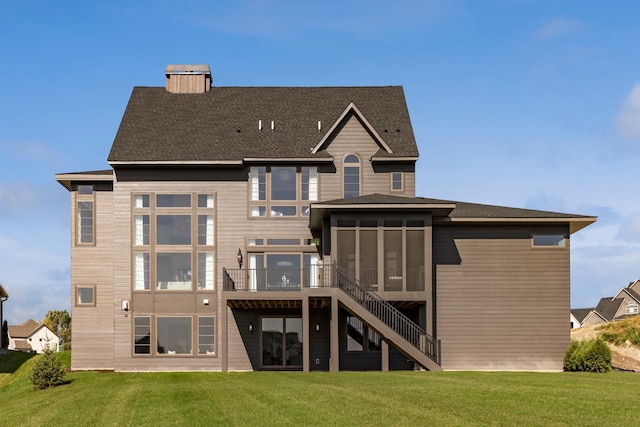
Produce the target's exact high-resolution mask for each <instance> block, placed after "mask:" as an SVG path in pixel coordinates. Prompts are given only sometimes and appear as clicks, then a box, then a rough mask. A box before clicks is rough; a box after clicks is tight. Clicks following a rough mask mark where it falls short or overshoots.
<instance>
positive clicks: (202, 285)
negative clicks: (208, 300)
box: [198, 252, 214, 290]
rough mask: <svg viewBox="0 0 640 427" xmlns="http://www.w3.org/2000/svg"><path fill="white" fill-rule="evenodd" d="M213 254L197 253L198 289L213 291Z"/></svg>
mask: <svg viewBox="0 0 640 427" xmlns="http://www.w3.org/2000/svg"><path fill="white" fill-rule="evenodd" d="M213 275H214V269H213V253H212V252H199V253H198V289H207V290H213V280H214V279H213Z"/></svg>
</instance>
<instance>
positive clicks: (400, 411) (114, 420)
mask: <svg viewBox="0 0 640 427" xmlns="http://www.w3.org/2000/svg"><path fill="white" fill-rule="evenodd" d="M4 357H7V356H0V366H2V364H1V363H2V358H4ZM63 357H64V358H65V359H66V360H67V361H68V354H67V355H64V356H63ZM32 363H33V359H31V360H28V361H25V362H24V364H23V365H22V366H21V367H19V368H18V369H14V371H13V372H12V373H1V372H0V412H1V413H2V420H3V423H4V422H7V423H8V424H7V425H45V424H46V425H65V426H66V425H74V426H75V425H114V426H115V425H119V426H122V425H135V426H144V425H184V426H198V425H202V426H205V425H252V426H268V425H274V426H276V425H277V426H286V425H292V426H293V425H295V426H301V425H322V426H324V425H339V426H349V425H352V426H360V425H381V426H423V425H435V426H460V425H496V426H499V425H504V426H512V425H521V426H536V425H540V426H553V425H563V426H567V425H568V426H574V425H575V426H578V425H579V426H601V425H605V424H606V425H637V423H638V420H639V419H640V415H639V413H638V409H637V404H636V397H637V396H638V395H640V376H639V375H638V374H633V373H620V372H610V373H607V374H588V373H556V374H552V373H549V374H546V373H488V372H484V373H481V372H437V373H436V372H392V373H382V372H367V373H357V372H339V373H302V372H288V373H285V372H250V373H135V374H124V373H122V374H121V373H98V372H73V373H70V374H68V375H67V379H68V380H69V383H68V384H67V385H64V386H61V387H57V388H53V389H49V390H43V391H34V390H33V389H32V387H31V384H30V383H29V380H28V378H27V375H28V372H29V370H30V365H31V364H32Z"/></svg>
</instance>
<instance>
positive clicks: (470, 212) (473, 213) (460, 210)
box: [314, 194, 593, 219]
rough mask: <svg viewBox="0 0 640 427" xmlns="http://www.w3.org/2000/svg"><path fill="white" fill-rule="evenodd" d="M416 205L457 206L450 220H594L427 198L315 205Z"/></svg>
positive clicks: (386, 197) (387, 197)
mask: <svg viewBox="0 0 640 427" xmlns="http://www.w3.org/2000/svg"><path fill="white" fill-rule="evenodd" d="M378 203H379V204H416V205H421V204H425V205H427V204H428V205H455V208H454V209H453V210H452V211H451V213H450V214H449V217H450V218H523V219H528V218H540V219H542V218H567V219H569V218H574V219H575V218H593V217H590V216H584V215H574V214H566V213H559V212H550V211H540V210H535V209H521V208H511V207H506V206H494V205H482V204H478V203H467V202H458V201H452V200H441V199H430V198H426V197H402V196H392V195H387V194H368V195H365V196H360V197H353V198H349V199H337V200H328V201H323V202H319V203H314V206H315V205H323V204H327V205H361V204H362V205H364V204H378Z"/></svg>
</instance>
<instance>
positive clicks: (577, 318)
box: [570, 308, 593, 329]
mask: <svg viewBox="0 0 640 427" xmlns="http://www.w3.org/2000/svg"><path fill="white" fill-rule="evenodd" d="M592 311H593V308H574V309H572V310H571V320H570V323H571V329H576V328H580V327H582V322H584V319H585V318H586V317H587V316H588V315H589V313H591V312H592Z"/></svg>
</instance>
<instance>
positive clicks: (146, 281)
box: [132, 193, 215, 291]
mask: <svg viewBox="0 0 640 427" xmlns="http://www.w3.org/2000/svg"><path fill="white" fill-rule="evenodd" d="M214 207H215V195H214V194H206V193H205V194H193V193H189V194H134V195H133V200H132V219H133V224H132V229H133V235H132V246H133V254H132V262H133V265H132V271H133V274H132V285H133V286H132V287H133V290H136V291H149V290H154V291H155V290H158V291H166V290H181V291H191V290H214V288H215V285H214V284H215V270H214V259H215V251H214V244H215V239H214V237H215V211H214ZM151 283H154V285H151ZM194 285H195V286H194Z"/></svg>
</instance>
